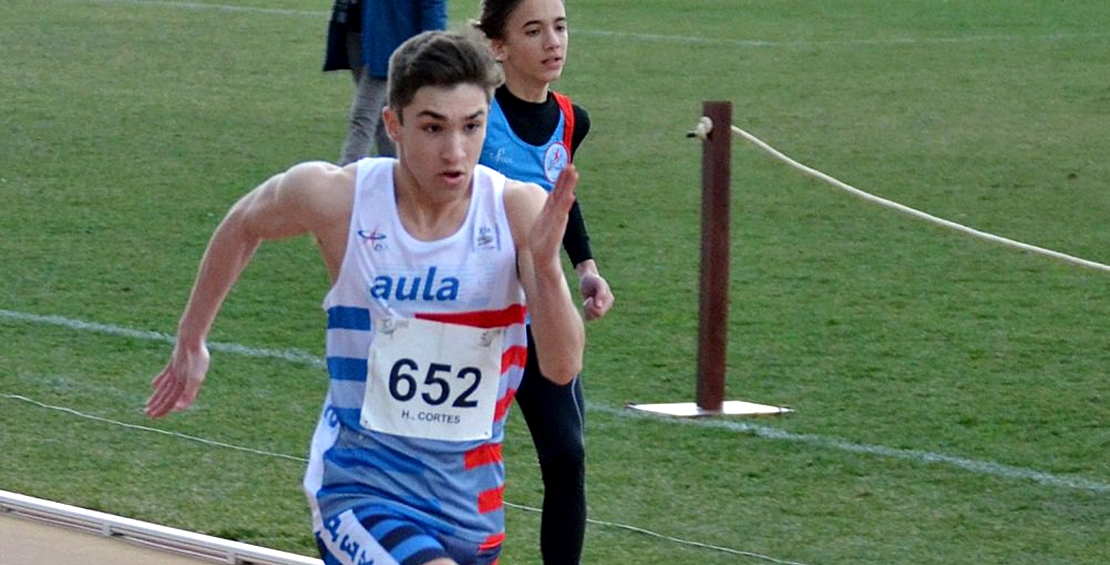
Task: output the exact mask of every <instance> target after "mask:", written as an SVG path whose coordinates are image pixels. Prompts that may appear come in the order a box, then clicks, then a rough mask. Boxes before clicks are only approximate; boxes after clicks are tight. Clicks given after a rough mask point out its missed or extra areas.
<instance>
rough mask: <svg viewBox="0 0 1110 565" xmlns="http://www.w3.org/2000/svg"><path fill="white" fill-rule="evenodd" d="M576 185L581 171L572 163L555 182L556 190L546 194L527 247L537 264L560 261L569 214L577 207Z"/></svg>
mask: <svg viewBox="0 0 1110 565" xmlns="http://www.w3.org/2000/svg"><path fill="white" fill-rule="evenodd" d="M577 186H578V170H577V169H576V168H575V167H574V165H573V164H570V165H567V166H566V168H564V169H563V171H562V172H561V173H559V178H558V179H556V180H555V187H554V188H552V189H551V192H550V193H549V194H548V195H547V201H546V202H544V205H543V209H542V210H540V214H539V216H537V217H536V223H535V224H533V225H532V232H531V233H530V234H529V236H528V247H529V249H530V250H531V251H532V256H533V257H534V258H535V260H536V262H537V264H539V261H541V260H543V261H551V260H554V261H556V262H558V261H559V249H561V248H562V245H563V234H564V233H566V231H567V215H568V214H570V208H571V205H572V204H574V189H575V187H577Z"/></svg>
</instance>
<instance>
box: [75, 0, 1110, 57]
mask: <svg viewBox="0 0 1110 565" xmlns="http://www.w3.org/2000/svg"><path fill="white" fill-rule="evenodd" d="M88 1H90V2H97V3H101V4H128V5H133V6H135V5H139V6H143V5H145V6H162V7H168V8H181V9H186V10H218V11H221V12H246V13H259V14H274V15H280V16H304V17H313V18H323V19H326V18H329V17H331V14H330V12H317V11H307V10H290V9H282V8H259V7H254V6H232V5H227V4H206V3H203V2H174V1H171V0H88ZM572 33H573V34H574V35H579V36H588V37H611V38H616V39H630V40H634V41H643V42H651V43H684V44H688V45H723V46H726V47H743V48H754V49H763V48H778V47H787V48H808V47H822V46H824V47H837V46H848V47H851V46H869V45H876V46H890V45H937V44H957V43H985V42H991V41H996V42H1007V41H1029V40H1044V41H1069V40H1075V39H1098V38H1104V37H1110V33H1054V34H1048V35H969V36H962V37H892V38H888V39H847V40H828V41H821V40H818V41H767V40H762V39H732V38H710V37H697V36H690V35H670V34H660V33H632V32H623V31H606V30H599V29H589V28H581V27H575V28H574V31H573V32H572Z"/></svg>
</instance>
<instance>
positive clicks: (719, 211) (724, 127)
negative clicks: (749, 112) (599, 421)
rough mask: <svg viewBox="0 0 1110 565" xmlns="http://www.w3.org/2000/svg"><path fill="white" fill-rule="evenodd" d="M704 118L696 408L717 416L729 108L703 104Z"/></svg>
mask: <svg viewBox="0 0 1110 565" xmlns="http://www.w3.org/2000/svg"><path fill="white" fill-rule="evenodd" d="M702 114H703V115H704V116H705V117H707V118H709V119H710V120H711V121H712V123H713V129H712V130H711V131H710V132H709V135H708V136H707V137H706V139H705V142H704V149H703V151H702V163H701V172H702V186H701V189H702V202H701V291H700V296H699V305H698V378H697V405H698V408H701V409H702V410H708V411H713V412H716V411H720V410H721V406H722V404H723V403H724V397H725V361H726V350H727V348H728V287H729V255H730V249H729V242H730V239H729V218H731V214H730V213H729V207H730V203H731V200H732V195H731V188H730V184H731V171H732V103H731V102H705V103H704V104H703V106H702Z"/></svg>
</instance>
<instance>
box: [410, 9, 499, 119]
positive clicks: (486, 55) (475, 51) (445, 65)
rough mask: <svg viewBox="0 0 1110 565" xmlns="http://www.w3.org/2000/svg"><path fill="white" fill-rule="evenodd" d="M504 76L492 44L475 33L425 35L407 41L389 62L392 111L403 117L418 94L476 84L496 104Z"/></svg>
mask: <svg viewBox="0 0 1110 565" xmlns="http://www.w3.org/2000/svg"><path fill="white" fill-rule="evenodd" d="M503 81H504V75H503V74H502V71H501V65H499V64H498V63H497V60H496V59H495V58H494V56H493V52H492V51H491V50H490V47H489V44H488V43H487V42H486V41H485V40H484V39H482V38H480V37H476V36H475V34H474V33H458V32H451V31H439V30H436V31H425V32H423V33H421V34H419V35H416V36H414V37H412V38H410V39H409V40H408V41H405V42H404V43H402V44H401V46H400V47H398V48H397V50H396V51H394V52H393V56H392V57H390V58H389V107H390V108H392V109H393V111H394V112H396V113H397V116H398V117H400V116H401V110H403V109H404V108H405V107H406V106H408V105H409V104H412V100H413V98H415V97H416V91H418V90H420V89H421V88H423V87H425V86H438V87H445V88H450V87H454V86H457V85H460V84H473V85H475V86H477V87H479V88H481V89H483V90H484V91H485V92H486V100H492V98H493V91H494V90H495V89H496V88H497V87H498V86H501V83H502V82H503Z"/></svg>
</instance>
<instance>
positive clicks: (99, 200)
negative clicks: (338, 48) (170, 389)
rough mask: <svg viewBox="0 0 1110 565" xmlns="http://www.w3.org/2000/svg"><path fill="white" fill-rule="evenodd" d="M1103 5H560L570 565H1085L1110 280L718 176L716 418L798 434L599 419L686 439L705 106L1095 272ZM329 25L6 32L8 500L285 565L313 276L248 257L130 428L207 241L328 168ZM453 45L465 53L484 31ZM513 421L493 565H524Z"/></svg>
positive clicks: (82, 19)
mask: <svg viewBox="0 0 1110 565" xmlns="http://www.w3.org/2000/svg"><path fill="white" fill-rule="evenodd" d="M1104 4H1105V3H1104V2H1102V1H1101V0H1074V1H1070V2H1034V1H1031V0H1016V1H1002V0H976V1H970V0H967V1H956V0H952V1H943V2H942V1H937V0H904V1H903V0H899V1H895V2H886V1H880V0H852V1H849V0H830V1H827V2H813V1H798V0H758V1H757V0H750V1H741V0H684V1H681V2H675V1H673V0H640V1H637V2H624V1H616V0H595V1H590V2H571V3H570V4H569V6H568V9H569V14H570V18H571V27H572V48H571V55H570V63H569V66H568V69H567V74H566V77H565V78H564V79H563V81H562V82H561V83H560V84H559V85H558V87H559V88H560V89H561V90H564V91H566V92H568V93H570V94H571V95H572V96H573V97H574V98H575V100H576V101H578V102H579V103H580V104H582V105H583V106H585V107H586V108H588V109H589V110H590V111H591V116H592V118H593V120H592V121H593V129H592V133H591V135H590V137H589V139H588V140H587V144H586V145H585V146H583V150H582V152H581V154H580V155H579V157H578V163H579V167H580V169H581V170H582V178H583V180H582V183H581V187H580V197H581V200H582V203H583V207H584V210H585V213H586V216H587V219H588V221H589V225H590V229H591V233H592V236H593V241H594V248H595V253H596V254H597V255H598V260H599V263H600V265H601V267H602V270H603V272H604V273H605V274H606V275H607V277H608V278H609V280H610V282H611V284H612V286H613V288H614V291H615V293H616V294H617V305H616V307H615V309H614V310H613V312H612V313H611V314H610V316H608V317H607V318H606V319H604V320H601V321H599V322H596V323H591V324H590V325H589V327H588V338H589V345H588V351H587V360H586V362H587V371H586V374H585V377H584V378H585V383H586V395H587V399H588V401H589V412H588V414H587V428H588V429H587V446H588V454H589V455H588V457H589V476H588V479H587V481H588V491H589V501H590V516H591V518H592V519H593V520H594V521H593V522H592V523H591V525H590V526H589V530H588V532H587V540H586V543H587V548H586V556H585V557H586V562H587V563H620V564H623V563H648V564H674V563H695V562H696V563H709V564H725V563H729V564H733V563H740V564H748V563H766V562H778V563H801V564H804V565H847V564H861V563H866V564H877V565H890V564H898V565H909V564H914V565H941V564H944V565H948V564H955V563H961V564H962V563H968V564H971V563H974V564H1007V565H1019V564H1030V565H1032V564H1037V565H1046V564H1059V565H1064V564H1067V565H1103V564H1105V563H1110V541H1108V540H1107V536H1106V532H1107V530H1108V528H1110V463H1108V459H1107V453H1110V381H1108V379H1107V367H1110V345H1108V342H1107V335H1110V291H1108V288H1110V284H1108V282H1110V274H1108V273H1106V272H1103V271H1099V270H1094V269H1088V268H1083V267H1079V266H1075V265H1072V264H1067V263H1063V262H1060V261H1056V260H1053V259H1050V258H1046V257H1043V256H1040V255H1035V254H1031V253H1026V252H1021V251H1016V250H1013V249H1010V248H1007V247H1003V246H1000V245H996V244H993V243H989V242H985V241H982V240H978V239H973V238H970V237H967V236H964V235H961V234H957V233H955V232H952V231H949V230H944V229H941V228H939V227H936V226H934V225H931V224H928V223H925V222H921V221H919V220H916V219H912V218H909V217H907V216H904V215H901V214H898V213H895V212H892V211H890V210H887V209H885V208H881V207H879V206H875V205H871V204H868V203H865V202H863V201H861V200H859V199H856V198H853V197H851V196H849V195H846V194H844V193H843V192H841V191H837V190H835V189H833V188H831V187H829V186H828V185H825V184H823V183H820V182H818V181H815V180H813V179H811V178H809V177H807V176H804V175H802V174H800V173H798V172H797V171H794V170H792V169H790V168H788V167H786V166H784V165H782V164H781V163H779V162H777V161H775V160H773V159H770V158H768V157H767V156H766V155H764V154H763V153H762V152H760V151H758V150H756V149H754V148H753V147H751V146H750V145H748V144H746V143H745V142H743V141H741V140H737V141H736V143H735V145H734V151H733V167H734V170H733V205H732V212H733V214H732V236H733V249H732V273H731V277H730V280H729V282H728V284H729V290H730V296H731V302H730V310H729V327H728V336H729V350H728V365H729V372H728V382H727V384H728V395H727V396H728V397H729V399H744V400H750V401H755V402H762V403H768V404H776V405H784V406H790V407H792V408H794V409H795V411H796V412H795V413H794V414H792V415H789V416H786V417H775V418H763V419H757V420H719V419H717V420H699V421H695V422H678V421H673V420H668V419H662V418H650V417H643V416H637V415H636V414H634V413H632V412H630V411H628V410H626V409H625V408H624V406H625V404H626V403H628V402H678V401H690V400H693V391H694V378H695V375H694V372H695V357H696V351H697V289H698V280H697V277H698V245H699V230H700V223H699V217H698V214H699V206H700V193H699V185H700V164H701V147H700V143H699V142H698V141H696V140H691V139H688V138H686V136H685V132H686V131H687V130H689V129H692V128H693V126H694V125H695V124H696V123H697V120H698V117H699V115H700V111H701V105H702V102H703V101H705V100H729V101H731V102H732V103H733V105H734V114H735V123H736V125H737V126H739V127H741V128H743V129H745V130H746V131H750V132H752V133H753V134H755V135H757V136H759V137H760V138H761V139H763V140H765V141H767V142H768V143H770V144H771V145H773V146H775V147H777V148H778V149H780V150H782V151H784V152H786V153H787V154H789V155H791V156H792V157H794V158H796V159H798V160H800V161H802V162H803V163H805V164H807V165H809V166H812V167H815V168H817V169H819V170H822V171H824V172H826V173H828V174H831V175H833V176H835V177H837V178H840V179H842V180H844V181H845V182H849V183H851V184H853V185H854V186H857V187H859V188H861V189H863V190H867V191H869V192H871V193H874V194H877V195H879V196H882V197H884V198H888V199H891V200H894V201H897V202H901V203H903V204H905V205H908V206H912V207H914V208H918V209H921V210H924V211H927V212H929V213H931V214H935V215H937V216H940V217H943V218H947V219H949V220H952V221H956V222H959V223H961V224H965V225H968V226H972V227H975V228H977V229H980V230H984V231H987V232H990V233H994V234H998V235H1001V236H1005V237H1009V238H1013V239H1016V240H1020V241H1023V242H1027V243H1031V244H1034V245H1038V246H1042V247H1046V248H1050V249H1054V250H1057V251H1060V252H1064V253H1068V254H1072V255H1076V256H1079V257H1083V258H1085V259H1089V260H1092V261H1097V262H1101V263H1107V262H1110V251H1108V250H1110V222H1107V220H1106V218H1107V211H1108V210H1110V190H1108V188H1110V159H1107V155H1110V81H1108V77H1110V57H1108V56H1107V53H1110V15H1108V13H1107V11H1106V7H1105V5H1104ZM329 6H330V2H327V1H325V0H315V1H312V2H309V1H308V0H198V1H192V2H173V1H158V0H150V1H145V0H5V1H4V2H3V3H0V128H2V130H0V131H2V132H3V133H2V135H0V234H2V236H3V237H0V489H3V490H11V491H16V492H21V493H24V494H28V495H31V496H37V497H42V498H48V499H52V500H57V501H60V502H64V503H67V504H74V505H78V506H82V507H87V508H93V509H96V510H102V511H105V512H110V513H113V514H120V515H123V516H128V517H132V518H137V519H141V520H147V521H152V522H157V523H162V524H166V525H169V526H173V527H179V528H186V529H190V530H195V531H200V532H204V533H208V534H212V535H217V536H221V537H227V538H231V539H236V540H241V541H245V542H248V543H253V544H258V545H263V546H267V547H273V548H277V549H282V550H287V551H294V552H299V553H304V554H309V555H311V554H312V551H313V549H312V541H311V533H310V526H309V519H308V513H307V507H306V504H305V502H304V499H303V496H302V495H301V493H300V488H299V485H300V478H301V473H302V472H303V467H304V463H303V461H302V460H301V458H303V457H304V456H305V454H306V452H307V445H308V438H309V434H310V431H311V429H312V427H313V425H314V422H315V418H316V415H317V412H318V409H319V405H320V402H321V399H322V396H323V391H324V388H325V385H326V376H325V374H324V372H323V370H322V369H321V368H320V367H319V364H318V363H317V362H315V360H316V359H318V358H319V356H320V355H321V354H322V343H323V327H324V319H323V315H322V312H321V311H320V307H319V306H320V301H321V299H322V297H323V294H324V292H325V290H326V288H325V287H326V284H327V283H326V276H325V273H324V270H323V269H322V268H321V267H320V265H319V260H318V258H317V257H316V255H315V251H314V249H313V247H312V244H311V242H310V241H308V240H307V239H296V240H291V241H287V242H282V243H277V244H273V245H270V246H268V247H264V248H263V249H262V250H261V251H260V252H259V254H258V256H257V259H256V261H255V263H254V264H253V265H252V266H251V267H250V269H248V271H247V272H246V273H245V275H244V278H243V279H242V281H241V282H240V284H239V285H238V287H237V288H236V290H235V291H234V292H233V294H232V295H231V297H230V298H229V300H228V302H227V304H226V306H225V307H224V309H223V311H222V313H221V316H220V318H219V320H218V321H217V324H216V328H215V330H214V333H213V335H212V340H213V341H214V342H219V344H223V345H222V346H220V347H219V348H215V349H214V351H213V368H212V371H211V372H210V374H209V379H208V382H207V384H206V386H205V389H204V391H203V392H202V394H201V397H200V398H199V399H198V403H197V405H196V406H195V407H194V408H193V409H192V410H190V411H189V412H186V413H183V414H180V415H175V416H173V417H171V418H168V419H166V420H159V421H156V422H152V421H149V420H146V419H145V418H144V417H143V415H142V413H141V409H142V406H143V403H144V401H145V399H146V396H147V394H148V391H149V385H148V382H149V380H150V378H151V377H152V376H153V375H154V374H155V373H156V372H157V371H158V370H159V369H160V368H161V367H162V364H163V363H164V362H165V360H166V358H167V357H168V355H169V351H170V348H171V345H170V343H169V341H168V339H169V338H168V335H169V334H172V333H173V332H174V329H175V327H176V322H177V316H178V315H179V313H180V310H181V308H182V306H183V304H184V301H185V298H186V295H187V292H188V289H189V287H190V285H191V283H192V278H193V275H194V273H195V268H196V264H197V261H198V259H199V257H200V255H201V253H202V251H203V249H204V246H205V244H206V242H207V238H208V236H209V234H210V233H211V231H212V229H213V228H214V227H215V225H216V223H217V222H218V221H219V219H220V218H221V216H222V214H223V212H224V211H225V210H226V209H227V207H228V206H229V205H230V204H231V203H232V202H234V201H235V200H236V199H237V198H238V196H239V195H241V194H242V193H243V192H245V191H246V190H249V189H250V188H251V187H253V186H254V185H255V184H257V183H258V182H260V181H262V180H263V179H264V178H265V177H266V176H267V175H268V174H270V173H272V172H275V171H278V170H282V169H284V168H286V167H288V166H290V165H291V164H293V163H295V162H297V161H301V160H307V159H325V160H331V159H335V158H336V157H337V156H338V152H339V148H340V144H341V141H342V136H343V131H344V127H345V117H346V109H347V105H348V103H349V97H350V93H351V84H350V79H349V76H348V75H346V74H342V73H333V74H324V73H321V72H320V70H319V69H320V64H321V62H322V56H323V42H324V36H323V34H324V30H325V27H326V18H327V14H326V12H327V10H328V8H329ZM450 9H451V16H452V21H453V22H456V23H461V22H462V21H463V20H464V19H465V18H467V17H472V16H474V15H475V13H476V11H477V0H467V1H465V2H451V3H450ZM512 418H513V421H512V423H511V424H510V426H509V427H510V434H509V438H508V439H507V442H506V446H505V449H506V458H507V465H508V473H509V478H508V487H507V490H506V499H507V501H509V502H510V503H512V505H513V506H511V507H510V508H509V510H508V511H507V513H508V528H509V539H508V541H507V543H506V546H505V552H504V558H503V560H502V561H503V562H504V563H511V564H526V563H539V557H538V550H537V531H538V525H539V516H538V514H537V513H536V512H534V511H532V510H530V509H534V508H537V507H538V506H539V505H540V500H541V494H542V490H541V484H540V480H539V473H538V468H537V466H536V464H535V458H534V454H533V453H532V447H531V444H530V440H529V438H528V435H527V431H526V429H525V426H524V425H523V421H522V419H521V418H520V417H519V414H517V415H515V416H513V417H512ZM152 430H159V431H161V432H165V433H157V432H155V431H152ZM198 439H201V440H205V441H198ZM212 442H218V443H219V445H217V444H216V443H212ZM228 445H230V446H238V447H242V448H248V449H250V450H253V451H245V450H242V449H233V448H229V447H227V446H228ZM645 531H646V532H647V533H645ZM652 533H654V534H657V535H652ZM660 536H662V537H660Z"/></svg>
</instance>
